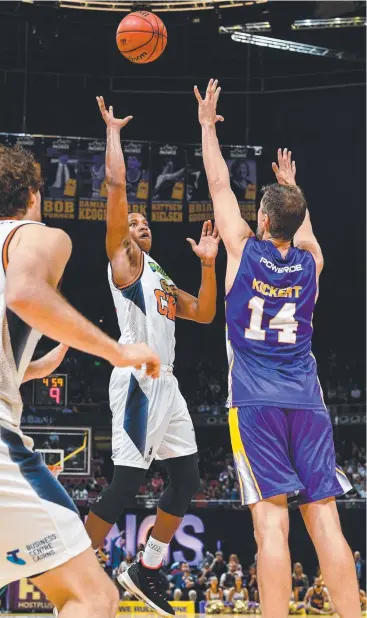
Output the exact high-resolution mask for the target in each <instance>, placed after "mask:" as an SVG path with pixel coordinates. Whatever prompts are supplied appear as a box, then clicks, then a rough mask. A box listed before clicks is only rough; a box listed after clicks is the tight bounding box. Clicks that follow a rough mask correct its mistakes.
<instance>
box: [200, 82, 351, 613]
mask: <svg viewBox="0 0 367 618" xmlns="http://www.w3.org/2000/svg"><path fill="white" fill-rule="evenodd" d="M219 93H220V88H218V83H217V81H213V80H210V82H209V85H208V88H207V91H206V96H205V99H204V100H203V99H202V98H201V96H200V94H199V92H198V89H197V87H195V95H196V98H197V100H198V103H199V121H200V124H201V126H202V141H203V158H204V165H205V171H206V174H207V177H208V183H209V189H210V193H211V196H212V199H213V205H214V214H215V219H216V224H217V227H218V230H219V233H220V235H221V237H222V238H223V241H224V244H225V247H226V250H227V257H228V261H227V274H226V294H227V297H226V315H227V327H228V339H229V344H230V348H231V355H232V360H231V363H230V391H232V392H230V398H231V399H232V401H231V406H232V408H231V410H230V416H229V422H230V432H231V440H232V447H233V451H234V458H235V462H236V468H237V474H238V479H239V483H240V487H241V493H242V500H243V503H244V504H248V505H249V506H250V509H251V512H252V518H253V523H254V530H255V538H256V542H257V545H258V560H257V569H258V581H259V591H260V603H261V609H262V616H264V618H285V617H286V616H288V603H289V598H290V596H291V581H292V579H291V563H290V554H289V547H288V532H289V517H288V506H287V496H288V495H290V494H293V495H294V494H298V495H299V499H300V509H301V513H302V516H303V519H304V521H305V524H306V527H307V530H308V532H309V534H310V536H311V538H312V541H313V543H314V545H315V549H316V551H317V554H318V557H319V562H320V565H321V569H322V573H323V576H324V578H325V582H326V585H327V587H328V589H329V591H330V595H331V598H332V600H333V603H334V605H335V607H336V609H337V611H338V613H339V616H340V618H357V616H360V604H359V595H358V586H357V580H356V574H355V568H354V562H353V557H352V554H351V551H350V549H349V547H348V545H347V543H346V541H345V539H344V536H343V534H342V531H341V528H340V522H339V517H338V511H337V508H336V503H335V496H337V495H340V494H342V493H344V492H345V491H349V489H350V488H351V486H350V484H349V482H348V480H347V478H346V477H345V475H343V473H342V471H341V470H339V469H338V468H337V467H336V464H335V451H334V444H333V436H332V427H331V422H330V418H329V414H328V412H327V410H326V408H325V405H324V403H323V399H322V392H321V388H320V385H319V382H318V378H317V372H316V363H315V360H314V358H313V356H312V354H311V337H312V314H313V310H314V306H315V302H316V298H317V294H318V280H319V275H320V273H321V271H322V268H323V256H322V252H321V249H320V246H319V244H318V242H317V240H316V238H315V236H314V234H313V231H312V226H311V222H310V215H309V212H308V210H307V204H306V200H305V198H304V195H303V193H302V191H301V190H300V189H299V188H298V187H297V185H296V182H295V173H296V168H295V163H294V162H293V163H292V160H291V153H290V152H289V153H288V152H287V150H286V149H285V150H284V151H283V152H282V151H281V150H279V151H278V165H276V164H275V163H273V170H274V172H275V174H276V177H277V180H278V184H273V185H270V186H268V187H267V188H266V189H265V191H264V195H263V198H262V201H261V205H260V209H259V212H258V228H257V234H256V237H255V236H254V234H253V233H252V231H251V229H250V227H249V226H248V225H247V223H246V222H245V221H244V220H243V219H242V217H241V214H240V210H239V207H238V203H237V200H236V197H235V195H234V194H233V192H232V190H231V187H230V178H229V173H228V168H227V165H226V163H225V161H224V159H223V157H222V154H221V151H220V147H219V143H218V139H217V136H216V129H215V123H216V122H217V121H223V117H222V116H218V115H217V113H216V106H217V101H218V97H219ZM292 241H293V246H292ZM345 581H348V586H347V587H346V586H345V585H344V582H345Z"/></svg>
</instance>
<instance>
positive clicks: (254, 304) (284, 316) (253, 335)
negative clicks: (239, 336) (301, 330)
mask: <svg viewBox="0 0 367 618" xmlns="http://www.w3.org/2000/svg"><path fill="white" fill-rule="evenodd" d="M264 303H265V300H264V299H263V298H260V297H259V296H253V297H252V298H251V299H250V301H249V304H248V307H249V309H250V310H251V319H250V324H249V328H246V329H245V337H246V339H253V340H255V341H265V338H266V330H264V329H263V328H261V327H262V325H263V324H262V321H263V313H264ZM295 313H296V303H284V305H283V307H282V308H281V309H280V311H278V313H277V314H276V316H275V317H274V318H272V319H271V320H269V328H271V329H276V330H278V331H279V333H278V342H279V343H296V340H297V335H296V333H297V328H298V322H297V321H296V320H295V319H294V314H295Z"/></svg>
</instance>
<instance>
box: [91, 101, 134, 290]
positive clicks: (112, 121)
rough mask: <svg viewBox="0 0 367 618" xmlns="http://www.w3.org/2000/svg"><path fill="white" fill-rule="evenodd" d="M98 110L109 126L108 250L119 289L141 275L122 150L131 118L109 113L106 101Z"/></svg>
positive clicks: (111, 109) (107, 154)
mask: <svg viewBox="0 0 367 618" xmlns="http://www.w3.org/2000/svg"><path fill="white" fill-rule="evenodd" d="M97 102H98V106H99V109H100V112H101V115H102V118H103V120H104V121H105V123H106V136H107V140H106V181H107V191H108V196H107V235H106V250H107V255H108V259H109V261H110V263H111V267H112V274H113V279H114V282H115V284H116V285H117V286H124V285H128V284H129V283H130V282H131V281H133V280H134V279H135V277H136V275H137V274H138V270H139V267H140V256H141V250H140V249H139V247H138V246H137V244H136V243H135V242H134V241H133V240H132V238H131V235H130V230H129V219H128V215H129V206H128V202H127V195H126V168H125V161H124V155H123V153H122V148H121V137H120V131H121V129H122V128H123V127H124V126H126V125H127V123H128V122H129V121H130V120H131V119H132V116H126V118H123V119H119V118H115V117H114V115H113V107H112V105H111V106H110V107H109V109H108V111H107V109H106V106H105V103H104V99H103V97H97Z"/></svg>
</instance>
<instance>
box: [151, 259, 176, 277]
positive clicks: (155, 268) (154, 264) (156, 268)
mask: <svg viewBox="0 0 367 618" xmlns="http://www.w3.org/2000/svg"><path fill="white" fill-rule="evenodd" d="M148 264H149V266H150V269H151V270H152V271H153V272H154V273H159V274H160V275H162V277H164V278H165V279H167V281H168V280H169V281H172V279H171V277H169V276H168V275H167V273H166V272H164V270H163V268H162V267H161V266H159V264H157V262H148Z"/></svg>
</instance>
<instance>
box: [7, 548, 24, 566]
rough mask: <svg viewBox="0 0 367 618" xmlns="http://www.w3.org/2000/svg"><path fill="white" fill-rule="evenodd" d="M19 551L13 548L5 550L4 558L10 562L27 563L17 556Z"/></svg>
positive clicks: (21, 564)
mask: <svg viewBox="0 0 367 618" xmlns="http://www.w3.org/2000/svg"><path fill="white" fill-rule="evenodd" d="M19 551H20V550H19V549H13V551H8V552H6V559H7V560H9V562H12V563H13V564H18V565H19V566H24V565H25V564H27V563H26V561H25V560H23V558H19V556H18V553H19Z"/></svg>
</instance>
